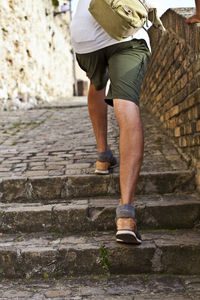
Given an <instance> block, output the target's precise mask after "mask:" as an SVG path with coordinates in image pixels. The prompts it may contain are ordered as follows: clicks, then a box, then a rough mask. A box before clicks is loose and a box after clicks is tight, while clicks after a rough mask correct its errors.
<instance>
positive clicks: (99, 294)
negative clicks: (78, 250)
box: [0, 274, 200, 300]
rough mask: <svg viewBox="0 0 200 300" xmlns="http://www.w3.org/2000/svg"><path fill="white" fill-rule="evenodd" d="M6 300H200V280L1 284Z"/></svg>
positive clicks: (64, 280) (137, 278)
mask: <svg viewBox="0 0 200 300" xmlns="http://www.w3.org/2000/svg"><path fill="white" fill-rule="evenodd" d="M0 299H2V300H11V299H18V300H22V299H23V300H24V299H32V300H44V299H47V300H52V299H55V300H64V299H65V300H81V299H90V300H161V299H162V300H198V299H200V276H175V275H173V276H169V275H154V274H153V275H149V276H146V275H134V274H131V275H123V276H116V275H111V276H106V275H101V276H83V277H75V278H74V277H73V278H69V277H64V278H59V279H51V278H43V279H42V280H41V278H37V279H30V280H23V279H18V280H12V281H11V280H9V283H8V281H7V280H6V281H3V282H1V298H0Z"/></svg>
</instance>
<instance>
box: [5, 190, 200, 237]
mask: <svg viewBox="0 0 200 300" xmlns="http://www.w3.org/2000/svg"><path fill="white" fill-rule="evenodd" d="M118 204H119V199H110V198H101V199H83V200H71V201H68V202H60V203H59V202H57V203H49V204H42V203H28V204H24V203H9V204H1V205H0V232H2V233H19V232H23V233H31V232H51V233H52V232H54V233H63V234H67V235H69V234H73V233H80V232H93V231H105V230H115V210H116V206H117V205H118ZM135 209H136V217H137V222H138V227H139V228H141V229H178V228H179V229H180V228H193V227H195V226H196V227H198V226H199V224H200V197H199V196H198V195H195V194H167V195H160V196H137V197H136V200H135Z"/></svg>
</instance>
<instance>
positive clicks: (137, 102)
mask: <svg viewBox="0 0 200 300" xmlns="http://www.w3.org/2000/svg"><path fill="white" fill-rule="evenodd" d="M113 99H121V100H124V101H130V102H133V103H135V104H136V105H137V106H139V107H140V102H139V101H137V100H133V99H127V98H124V97H113V98H112V99H111V98H105V102H106V103H107V104H108V105H110V106H113Z"/></svg>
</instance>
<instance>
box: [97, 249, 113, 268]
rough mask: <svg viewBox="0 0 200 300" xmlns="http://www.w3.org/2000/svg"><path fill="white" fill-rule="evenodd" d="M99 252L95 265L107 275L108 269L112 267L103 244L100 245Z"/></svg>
mask: <svg viewBox="0 0 200 300" xmlns="http://www.w3.org/2000/svg"><path fill="white" fill-rule="evenodd" d="M99 252H100V257H99V258H98V260H97V263H98V264H100V265H101V266H102V267H103V269H104V271H105V272H106V274H109V273H110V267H111V266H112V264H111V261H110V259H109V257H108V253H107V250H106V248H105V245H104V244H100V248H99Z"/></svg>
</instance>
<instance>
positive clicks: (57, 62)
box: [0, 0, 73, 109]
mask: <svg viewBox="0 0 200 300" xmlns="http://www.w3.org/2000/svg"><path fill="white" fill-rule="evenodd" d="M60 2H61V1H60ZM55 10H56V8H55V7H54V6H53V5H52V1H51V0H28V1H27V0H12V1H8V0H1V1H0V45H1V47H0V108H4V109H5V108H18V107H20V108H23V107H28V106H31V105H34V104H35V103H36V101H37V100H38V99H41V100H43V101H51V100H52V99H57V98H62V97H69V96H71V95H72V94H73V76H72V55H71V46H70V34H69V13H67V14H62V15H57V16H56V17H54V16H53V12H54V11H55Z"/></svg>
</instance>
